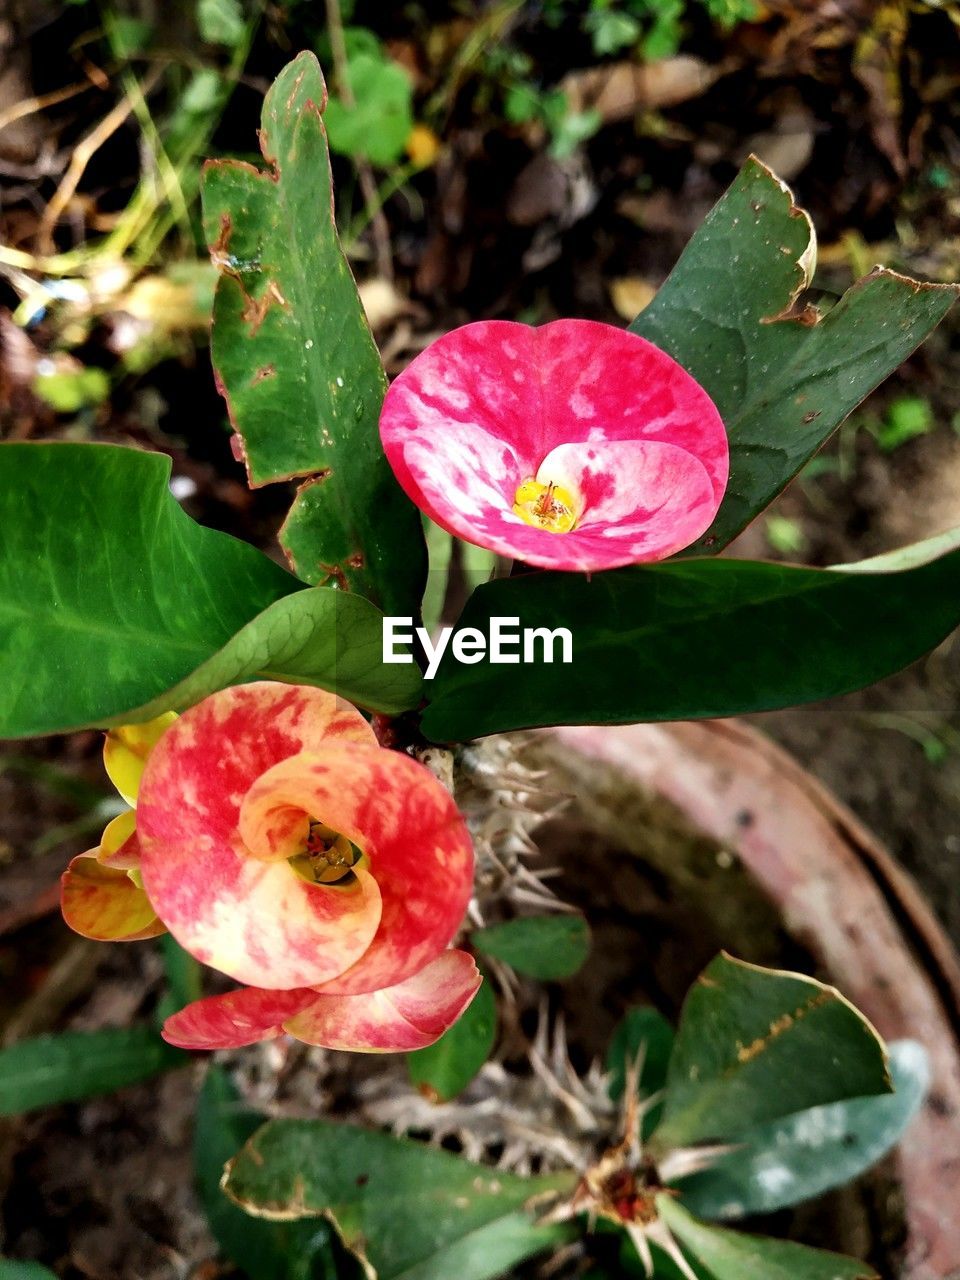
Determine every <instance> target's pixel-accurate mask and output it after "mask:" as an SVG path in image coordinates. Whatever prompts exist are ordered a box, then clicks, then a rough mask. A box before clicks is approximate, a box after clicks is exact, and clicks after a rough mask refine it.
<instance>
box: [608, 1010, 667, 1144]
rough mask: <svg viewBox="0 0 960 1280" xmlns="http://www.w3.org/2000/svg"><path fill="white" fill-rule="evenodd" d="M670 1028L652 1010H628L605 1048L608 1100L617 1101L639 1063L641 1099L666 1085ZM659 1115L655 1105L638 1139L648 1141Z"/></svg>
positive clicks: (658, 1107)
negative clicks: (632, 1068)
mask: <svg viewBox="0 0 960 1280" xmlns="http://www.w3.org/2000/svg"><path fill="white" fill-rule="evenodd" d="M673 1041H674V1035H673V1027H671V1025H670V1023H669V1022H668V1021H667V1020H666V1018H665V1017H664V1016H663V1014H662V1013H658V1012H657V1010H656V1009H648V1008H644V1009H630V1010H629V1011H628V1012H627V1013H626V1015H625V1016H624V1017H623V1018H622V1019H621V1020H620V1022H618V1023H617V1026H616V1027H615V1028H614V1032H613V1035H612V1036H611V1038H610V1044H609V1045H608V1046H607V1058H606V1064H607V1071H608V1072H609V1073H610V1096H611V1097H612V1098H614V1099H615V1100H617V1101H619V1099H620V1098H622V1097H623V1091H624V1088H625V1086H626V1079H627V1071H628V1070H629V1068H630V1067H632V1066H633V1064H634V1062H636V1061H637V1059H638V1058H639V1059H640V1063H641V1068H640V1079H639V1081H638V1085H639V1090H638V1092H639V1094H640V1097H641V1098H649V1097H650V1096H651V1095H652V1094H655V1093H659V1092H660V1090H661V1089H663V1088H664V1086H665V1085H666V1083H667V1069H668V1067H669V1065H670V1055H671V1053H672V1052H673ZM662 1115H663V1106H662V1104H658V1105H657V1106H655V1107H652V1108H651V1109H650V1110H649V1111H648V1112H646V1113H645V1115H644V1117H643V1121H642V1136H643V1137H644V1138H648V1137H649V1136H650V1134H651V1133H653V1131H654V1129H656V1127H657V1125H658V1124H659V1123H660V1118H661V1116H662Z"/></svg>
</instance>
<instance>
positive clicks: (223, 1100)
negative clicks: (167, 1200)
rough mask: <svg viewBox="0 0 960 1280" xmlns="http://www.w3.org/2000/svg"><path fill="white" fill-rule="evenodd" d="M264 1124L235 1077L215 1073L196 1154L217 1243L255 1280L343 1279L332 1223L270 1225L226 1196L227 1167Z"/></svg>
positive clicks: (208, 1082) (202, 1101) (202, 1106)
mask: <svg viewBox="0 0 960 1280" xmlns="http://www.w3.org/2000/svg"><path fill="white" fill-rule="evenodd" d="M262 1123H263V1116H261V1115H258V1114H257V1113H256V1112H254V1111H251V1110H250V1109H249V1108H247V1107H245V1106H244V1105H243V1104H242V1103H241V1101H240V1098H239V1095H238V1094H237V1091H236V1089H235V1088H234V1087H233V1085H232V1083H231V1082H230V1078H229V1076H227V1074H226V1073H225V1072H224V1071H222V1070H221V1069H220V1068H219V1067H211V1068H210V1070H209V1071H208V1072H207V1076H206V1079H205V1080H204V1082H203V1088H202V1089H201V1091H200V1097H199V1100H198V1102H197V1126H196V1132H195V1137H194V1146H193V1152H194V1167H195V1171H196V1178H197V1190H198V1192H199V1195H200V1203H201V1204H202V1206H203V1211H204V1213H205V1214H206V1218H207V1222H208V1223H209V1224H210V1230H211V1231H212V1232H213V1236H214V1239H215V1240H216V1242H217V1244H218V1245H219V1247H220V1250H221V1252H222V1253H223V1254H224V1255H225V1256H226V1257H227V1258H229V1259H230V1260H231V1261H232V1262H235V1263H238V1264H239V1265H240V1266H241V1267H242V1268H243V1270H244V1272H245V1273H246V1274H247V1275H248V1276H250V1277H251V1278H252V1280H313V1278H314V1277H315V1278H316V1280H328V1277H333V1276H337V1275H338V1274H339V1273H338V1271H337V1269H336V1267H335V1263H334V1260H333V1256H332V1247H333V1241H332V1232H331V1229H330V1227H329V1226H328V1225H327V1223H326V1222H324V1221H322V1220H318V1219H313V1220H310V1221H306V1222H264V1221H263V1220H262V1219H260V1218H252V1217H250V1215H249V1214H247V1213H244V1212H243V1210H242V1209H238V1208H237V1206H236V1205H235V1204H233V1202H232V1201H230V1200H229V1199H228V1198H227V1197H226V1196H225V1195H224V1193H223V1192H222V1191H221V1190H220V1179H221V1177H222V1176H223V1169H224V1165H225V1164H226V1163H227V1161H228V1160H230V1159H231V1158H232V1157H233V1156H235V1155H236V1153H237V1151H238V1149H239V1148H240V1147H241V1146H242V1145H243V1144H244V1143H245V1142H246V1141H247V1139H248V1138H249V1137H251V1136H252V1134H254V1133H255V1132H256V1130H257V1129H258V1128H259V1127H260V1125H261V1124H262ZM342 1280H345V1278H343V1277H342Z"/></svg>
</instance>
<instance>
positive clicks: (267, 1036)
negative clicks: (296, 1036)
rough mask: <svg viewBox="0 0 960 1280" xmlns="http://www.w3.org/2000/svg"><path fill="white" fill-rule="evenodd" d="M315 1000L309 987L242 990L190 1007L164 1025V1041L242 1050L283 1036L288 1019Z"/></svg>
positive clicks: (190, 1047)
mask: <svg viewBox="0 0 960 1280" xmlns="http://www.w3.org/2000/svg"><path fill="white" fill-rule="evenodd" d="M316 998H317V995H316V992H315V991H311V990H310V989H309V988H306V989H303V988H301V989H300V990H296V991H262V990H260V989H258V988H257V987H241V988H240V990H239V991H231V992H229V993H228V994H227V995H224V996H209V997H208V998H207V999H206V1000H196V1001H194V1003H193V1004H188V1005H187V1007H186V1008H185V1009H181V1010H180V1012H179V1013H175V1014H173V1015H172V1016H171V1017H169V1018H168V1019H167V1020H166V1022H165V1023H164V1024H163V1038H164V1040H167V1041H169V1042H170V1044H175V1045H178V1046H179V1047H180V1048H181V1049H240V1048H242V1047H243V1046H244V1045H246V1044H256V1043H257V1041H258V1040H272V1039H273V1038H274V1037H276V1036H278V1035H281V1034H282V1032H283V1023H284V1022H285V1020H286V1019H287V1018H290V1017H293V1015H294V1014H296V1013H299V1012H300V1010H301V1009H304V1008H306V1006H307V1005H309V1004H310V1003H311V1002H312V1001H314V1000H316Z"/></svg>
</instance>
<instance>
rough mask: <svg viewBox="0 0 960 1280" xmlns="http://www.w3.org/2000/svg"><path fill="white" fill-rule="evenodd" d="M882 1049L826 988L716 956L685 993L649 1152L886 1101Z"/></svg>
mask: <svg viewBox="0 0 960 1280" xmlns="http://www.w3.org/2000/svg"><path fill="white" fill-rule="evenodd" d="M891 1089H892V1085H891V1083H890V1076H889V1073H888V1070H887V1057H886V1051H885V1048H884V1045H883V1041H882V1040H881V1039H880V1037H879V1036H878V1035H877V1033H876V1031H875V1030H874V1029H873V1027H872V1026H871V1025H870V1023H869V1022H868V1021H867V1020H866V1018H864V1016H863V1015H862V1014H861V1013H859V1012H858V1010H857V1009H855V1008H854V1007H853V1005H852V1004H850V1002H849V1001H848V1000H846V999H844V997H843V996H842V995H841V994H840V992H839V991H836V990H835V989H834V988H833V987H828V986H825V985H824V984H823V983H822V982H817V981H816V979H814V978H807V977H804V976H803V975H802V974H798V973H786V972H783V971H782V970H779V969H761V968H759V967H758V966H757V965H752V964H746V963H745V962H743V961H741V960H734V959H733V957H732V956H728V955H726V954H721V955H719V956H717V958H716V959H715V960H713V961H711V963H710V964H709V965H707V967H706V969H704V971H703V973H702V974H701V975H700V977H699V978H698V979H697V981H696V983H695V984H694V986H693V987H692V988H691V989H690V993H689V994H688V996H687V998H686V1000H685V1001H684V1005H683V1010H682V1012H681V1016H680V1025H679V1027H678V1029H677V1038H676V1041H675V1043H674V1049H673V1053H672V1055H671V1057H670V1067H669V1071H668V1074H667V1092H666V1098H665V1099H664V1107H663V1121H662V1123H661V1124H660V1126H659V1127H658V1129H657V1131H656V1133H655V1134H654V1135H653V1139H652V1142H653V1144H654V1145H655V1147H656V1149H657V1151H658V1152H661V1153H663V1152H666V1151H668V1150H671V1149H674V1148H677V1147H684V1146H690V1145H692V1144H694V1143H699V1142H711V1141H715V1142H724V1141H734V1142H735V1141H737V1140H738V1139H739V1138H740V1137H741V1136H742V1135H743V1134H745V1133H746V1132H747V1131H748V1130H750V1129H753V1128H754V1127H755V1126H757V1125H761V1124H765V1123H767V1122H768V1121H772V1120H777V1119H780V1118H781V1117H783V1116H787V1115H792V1114H793V1113H794V1112H797V1111H804V1110H806V1109H807V1108H808V1107H817V1106H822V1105H824V1104H826V1103H830V1102H841V1101H844V1100H846V1099H849V1098H862V1097H867V1096H869V1095H873V1094H883V1093H890V1092H891Z"/></svg>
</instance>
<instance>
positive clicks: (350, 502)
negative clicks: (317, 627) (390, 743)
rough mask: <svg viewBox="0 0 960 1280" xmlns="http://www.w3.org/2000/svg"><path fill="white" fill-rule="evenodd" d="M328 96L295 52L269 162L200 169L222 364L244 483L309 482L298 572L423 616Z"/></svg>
mask: <svg viewBox="0 0 960 1280" xmlns="http://www.w3.org/2000/svg"><path fill="white" fill-rule="evenodd" d="M326 100H327V93H326V86H325V85H324V82H323V76H322V74H321V72H320V65H319V63H318V62H317V60H316V58H315V57H314V56H313V54H311V53H302V54H300V55H299V57H297V58H296V59H294V61H293V62H291V63H290V64H289V65H288V66H287V67H285V68H284V70H283V71H282V72H281V73H280V75H279V76H278V78H277V80H276V81H275V83H274V85H273V87H272V88H271V89H270V91H269V93H268V94H267V96H266V99H265V101H264V104H263V117H262V129H261V132H260V142H261V148H262V151H263V156H264V159H265V161H266V162H267V165H268V166H269V167H268V168H267V169H265V170H258V169H256V168H254V167H253V166H252V165H249V164H243V163H240V162H238V161H233V160H215V161H210V162H209V163H208V164H207V166H206V168H205V171H204V181H203V215H204V228H205V233H206V236H207V239H208V243H209V244H210V253H211V257H212V258H213V261H214V263H215V264H216V265H217V266H218V268H219V269H220V273H221V274H220V279H219V282H218V285H217V292H216V298H215V302H214V312H213V332H212V339H211V342H212V354H213V362H214V367H215V369H216V372H217V377H218V380H219V383H220V386H221V389H222V391H223V393H224V395H225V396H226V399H227V404H228V407H229V410H230V417H231V421H232V423H233V426H234V429H235V430H236V432H237V440H238V445H239V449H240V452H241V453H242V455H243V458H244V461H245V463H246V466H247V471H248V474H249V477H250V483H251V484H252V485H254V486H259V485H264V484H269V483H271V482H272V481H276V480H284V479H290V478H296V477H304V478H305V483H304V485H303V486H302V488H301V490H300V493H299V494H298V497H297V499H296V501H295V502H294V505H293V508H292V510H291V513H290V516H289V517H288V520H287V524H286V525H285V527H284V531H283V532H282V534H281V540H282V542H283V544H284V546H285V548H286V550H287V553H288V555H289V556H290V559H291V561H292V563H293V566H294V568H295V570H296V572H297V573H298V574H299V576H300V577H302V578H303V579H304V580H305V581H307V582H312V583H332V584H335V585H339V586H344V587H349V588H350V589H351V590H354V591H357V592H359V593H361V594H363V595H367V596H369V597H370V598H371V599H373V600H374V601H375V602H376V603H378V604H379V605H381V606H382V607H383V608H384V609H385V611H386V612H388V613H393V614H413V613H415V612H416V610H417V604H418V602H419V599H420V596H421V594H422V590H423V581H424V574H425V553H424V548H423V534H422V530H421V525H420V516H419V513H418V512H417V510H416V509H415V508H414V506H413V505H412V504H411V503H410V502H409V501H408V500H407V499H406V497H405V496H404V495H403V493H402V492H401V490H400V487H399V485H398V484H397V483H396V481H395V480H394V478H393V473H392V472H391V470H390V468H389V466H388V465H387V462H386V459H385V457H384V455H383V450H382V448H381V446H380V436H379V431H378V421H379V415H380V406H381V403H382V400H383V395H384V392H385V390H386V385H387V381H386V375H385V374H384V371H383V365H382V364H381V361H380V356H379V353H378V352H377V348H376V346H375V344H374V341H373V337H372V336H371V333H370V329H369V326H368V325H367V321H366V317H365V316H364V313H363V307H362V305H361V303H360V298H359V295H358V293H357V286H356V283H355V282H354V279H353V276H352V274H351V272H350V268H349V266H348V264H347V260H346V258H345V256H344V253H343V249H342V247H341V245H340V240H339V237H338V235H337V228H336V225H335V222H334V213H333V186H332V179H331V173H330V158H329V154H328V150H327V139H326V133H325V131H324V126H323V119H322V115H323V110H324V107H325V105H326Z"/></svg>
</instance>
